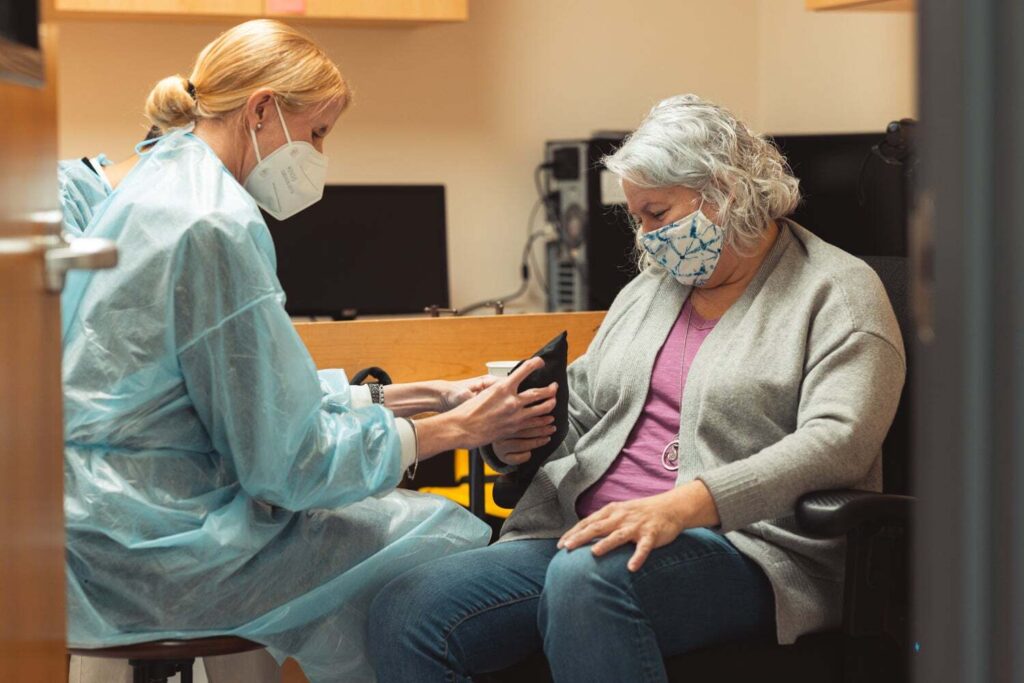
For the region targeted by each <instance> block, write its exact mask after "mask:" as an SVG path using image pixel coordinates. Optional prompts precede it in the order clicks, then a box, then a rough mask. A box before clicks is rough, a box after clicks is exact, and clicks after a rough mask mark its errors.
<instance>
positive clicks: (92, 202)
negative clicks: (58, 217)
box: [57, 154, 113, 237]
mask: <svg viewBox="0 0 1024 683" xmlns="http://www.w3.org/2000/svg"><path fill="white" fill-rule="evenodd" d="M91 161H92V163H93V165H99V166H109V165H110V160H109V159H107V157H106V156H104V155H103V154H100V155H99V156H97V157H96V158H95V159H91ZM57 180H58V183H59V188H60V206H61V210H62V212H63V214H64V231H65V232H67V233H68V235H69V236H71V237H81V236H82V233H83V232H85V228H86V227H87V226H88V225H89V221H90V220H91V219H92V215H93V212H94V211H95V210H96V207H98V206H99V205H100V204H101V203H102V202H103V201H104V200H105V199H106V198H107V197H109V196H110V193H111V192H112V191H113V188H111V187H110V183H109V182H108V181H107V179H106V178H104V177H103V176H101V175H100V174H99V173H97V172H96V171H94V170H93V169H91V168H89V167H88V166H87V165H86V164H85V162H84V161H83V160H81V159H67V160H65V161H61V162H59V163H58V164H57Z"/></svg>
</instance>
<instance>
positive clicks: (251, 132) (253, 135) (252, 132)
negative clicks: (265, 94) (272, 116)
mask: <svg viewBox="0 0 1024 683" xmlns="http://www.w3.org/2000/svg"><path fill="white" fill-rule="evenodd" d="M274 108H275V109H277V118H279V119H281V128H282V129H283V130H284V139H285V140H287V141H288V144H289V145H290V144H292V136H291V135H289V134H288V124H287V123H285V122H284V114H282V113H281V105H279V104H278V103H277V98H276V97H275V98H274ZM249 137H250V138H252V146H253V148H254V149H255V150H256V162H257V163H259V162H261V161H263V157H262V156H261V155H260V143H258V142H256V131H255V130H253V128H252V126H249Z"/></svg>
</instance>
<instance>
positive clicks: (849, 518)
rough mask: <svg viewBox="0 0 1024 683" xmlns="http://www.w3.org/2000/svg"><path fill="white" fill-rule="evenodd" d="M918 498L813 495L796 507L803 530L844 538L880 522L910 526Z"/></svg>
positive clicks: (849, 493)
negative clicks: (869, 524) (907, 523)
mask: <svg viewBox="0 0 1024 683" xmlns="http://www.w3.org/2000/svg"><path fill="white" fill-rule="evenodd" d="M916 500H917V499H916V498H914V497H913V496H897V495H894V494H889V493H876V492H874V491H855V490H852V489H839V490H832V491H814V492H812V493H808V494H806V495H804V496H801V498H800V500H799V501H797V504H796V521H797V524H799V525H800V529H801V530H803V531H804V532H806V533H808V534H810V535H811V536H816V537H818V538H836V537H837V536H845V535H846V534H847V533H848V532H850V531H851V530H853V529H855V528H857V527H859V526H861V525H863V524H866V523H869V522H881V521H897V522H904V523H906V522H908V521H909V520H910V514H911V512H912V510H913V508H914V503H915V502H916Z"/></svg>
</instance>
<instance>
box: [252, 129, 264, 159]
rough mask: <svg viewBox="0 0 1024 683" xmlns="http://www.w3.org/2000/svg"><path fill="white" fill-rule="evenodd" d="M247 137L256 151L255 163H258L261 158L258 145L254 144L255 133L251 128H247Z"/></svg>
mask: <svg viewBox="0 0 1024 683" xmlns="http://www.w3.org/2000/svg"><path fill="white" fill-rule="evenodd" d="M249 137H251V138H252V146H253V149H255V150H256V163H260V162H262V161H263V157H262V156H260V143H258V142H256V131H255V130H253V127H252V126H249Z"/></svg>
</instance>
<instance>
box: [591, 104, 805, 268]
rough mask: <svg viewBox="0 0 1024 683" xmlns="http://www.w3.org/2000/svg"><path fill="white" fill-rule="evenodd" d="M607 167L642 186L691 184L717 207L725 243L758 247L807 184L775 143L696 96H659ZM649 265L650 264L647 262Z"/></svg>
mask: <svg viewBox="0 0 1024 683" xmlns="http://www.w3.org/2000/svg"><path fill="white" fill-rule="evenodd" d="M603 161H604V165H605V167H606V168H607V169H608V170H609V171H611V172H612V173H614V174H616V175H617V176H619V178H620V179H625V180H629V181H630V182H631V183H633V184H635V185H638V186H640V187H648V188H650V187H675V186H683V187H688V188H690V189H692V190H695V191H696V192H698V193H699V194H700V195H701V197H702V198H703V199H704V201H706V202H708V203H709V204H712V205H714V206H715V207H717V209H718V222H719V223H720V224H721V227H722V229H723V231H724V232H725V235H726V243H727V244H730V245H732V246H733V247H734V248H736V249H737V250H738V251H740V252H741V253H742V252H745V251H749V250H750V249H752V248H753V247H754V246H755V245H756V244H757V242H758V241H759V238H760V236H761V234H762V232H763V231H764V229H765V228H766V227H767V226H768V224H769V222H770V221H774V220H777V219H779V218H783V217H785V216H788V215H789V214H791V213H792V212H793V211H794V210H795V209H796V207H797V204H799V202H800V186H799V185H800V183H799V181H798V180H797V179H796V178H794V177H793V173H792V171H791V170H790V168H789V164H787V163H786V159H785V158H784V157H783V156H782V153H781V152H780V151H779V149H778V148H777V147H776V146H775V144H774V143H773V142H772V141H771V140H769V139H767V138H764V137H761V136H759V135H755V134H754V133H752V132H751V131H750V129H749V128H747V126H746V125H745V124H744V123H742V122H741V121H738V120H737V119H736V117H734V116H733V115H732V114H731V113H730V112H729V111H727V110H726V109H724V108H723V107H720V106H718V105H716V104H712V103H711V102H708V101H706V100H703V99H701V98H700V97H698V96H696V95H677V96H676V97H670V98H668V99H666V100H662V101H661V102H659V103H658V104H657V105H656V106H655V107H654V108H653V109H651V111H650V113H649V114H647V118H645V119H644V120H643V122H642V123H641V124H640V127H639V128H637V129H636V131H634V132H633V133H632V134H631V135H630V136H629V137H628V138H626V141H625V143H624V144H623V145H622V146H621V147H620V148H619V149H618V150H617V151H616V152H615V153H614V154H611V155H610V156H607V157H605V158H604V160H603ZM642 265H649V263H647V261H646V260H645V261H644V263H643V264H642Z"/></svg>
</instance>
